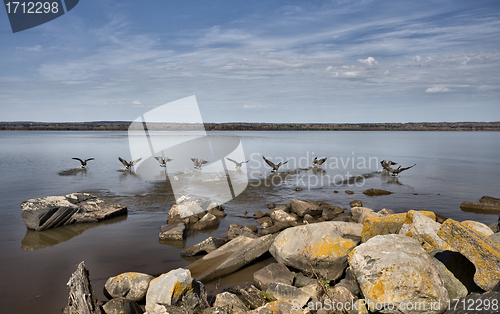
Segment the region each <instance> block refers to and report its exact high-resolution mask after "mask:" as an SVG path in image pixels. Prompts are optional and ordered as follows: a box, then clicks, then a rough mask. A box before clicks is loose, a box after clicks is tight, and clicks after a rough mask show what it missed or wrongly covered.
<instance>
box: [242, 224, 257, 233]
mask: <svg viewBox="0 0 500 314" xmlns="http://www.w3.org/2000/svg"><path fill="white" fill-rule="evenodd" d="M245 228H247V229H249V230H250V231H252V232H257V231H259V228H257V226H256V225H252V224H245Z"/></svg>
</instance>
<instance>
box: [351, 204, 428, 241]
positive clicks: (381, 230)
mask: <svg viewBox="0 0 500 314" xmlns="http://www.w3.org/2000/svg"><path fill="white" fill-rule="evenodd" d="M418 212H419V213H421V214H423V215H424V216H427V217H429V218H431V219H433V220H435V219H436V215H434V213H433V212H430V211H424V210H421V211H418ZM406 215H407V214H406V213H401V214H394V215H387V216H382V217H376V216H371V217H367V218H366V219H365V221H364V223H363V232H362V233H361V241H362V242H366V241H368V239H370V238H372V237H374V236H376V235H383V234H396V233H399V231H400V229H401V227H402V226H403V224H404V223H405V221H406Z"/></svg>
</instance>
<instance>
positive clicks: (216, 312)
mask: <svg viewBox="0 0 500 314" xmlns="http://www.w3.org/2000/svg"><path fill="white" fill-rule="evenodd" d="M167 314H169V313H167ZM203 314H231V312H230V310H229V309H225V308H222V307H218V306H214V307H209V308H206V309H205V310H204V311H203Z"/></svg>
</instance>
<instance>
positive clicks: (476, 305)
mask: <svg viewBox="0 0 500 314" xmlns="http://www.w3.org/2000/svg"><path fill="white" fill-rule="evenodd" d="M499 300H500V292H498V291H490V292H485V293H472V294H470V295H468V296H467V297H464V298H460V299H459V300H458V301H457V303H456V304H453V303H452V304H451V306H450V309H449V310H447V311H446V312H445V314H471V313H478V314H479V313H484V314H490V313H491V314H493V313H498V312H499V311H500V305H499V304H500V302H499Z"/></svg>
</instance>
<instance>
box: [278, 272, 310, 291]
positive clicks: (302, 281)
mask: <svg viewBox="0 0 500 314" xmlns="http://www.w3.org/2000/svg"><path fill="white" fill-rule="evenodd" d="M284 283H286V282H284ZM315 283H316V279H314V278H310V277H307V276H305V275H304V274H303V273H297V274H296V275H295V280H294V283H293V285H294V286H295V287H297V288H302V287H305V286H309V285H313V284H315Z"/></svg>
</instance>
